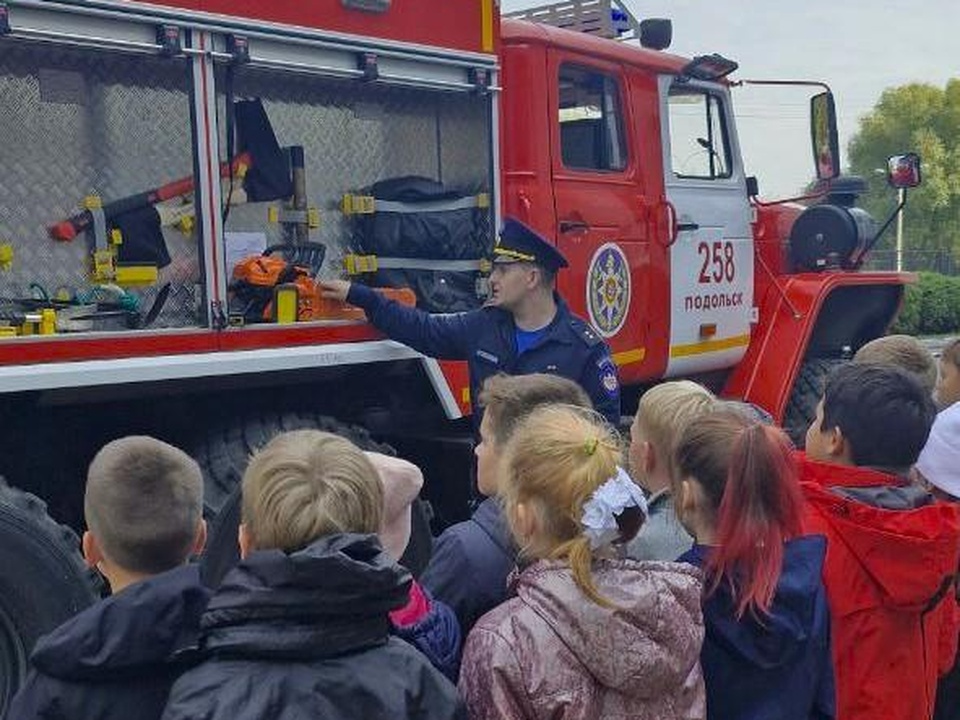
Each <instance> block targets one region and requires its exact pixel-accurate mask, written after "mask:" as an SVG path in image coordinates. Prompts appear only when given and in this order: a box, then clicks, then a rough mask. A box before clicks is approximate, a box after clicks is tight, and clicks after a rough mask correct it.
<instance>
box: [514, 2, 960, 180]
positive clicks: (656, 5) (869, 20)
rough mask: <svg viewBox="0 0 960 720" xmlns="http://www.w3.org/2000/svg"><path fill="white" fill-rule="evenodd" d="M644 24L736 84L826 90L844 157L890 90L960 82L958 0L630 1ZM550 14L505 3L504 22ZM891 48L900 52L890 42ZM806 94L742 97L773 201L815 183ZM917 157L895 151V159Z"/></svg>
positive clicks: (750, 155)
mask: <svg viewBox="0 0 960 720" xmlns="http://www.w3.org/2000/svg"><path fill="white" fill-rule="evenodd" d="M625 2H626V5H627V6H628V7H629V8H630V10H631V11H632V12H633V13H634V15H635V16H636V17H637V18H638V19H642V18H644V17H668V18H670V19H671V20H672V21H673V44H672V45H671V47H670V50H669V52H673V53H676V54H679V55H684V56H691V57H692V56H694V55H702V54H709V53H713V52H718V53H720V54H721V55H724V56H726V57H728V58H730V59H732V60H736V61H737V62H738V63H739V64H740V69H739V70H738V71H737V72H736V73H735V74H734V75H733V76H732V77H733V78H734V79H790V80H819V81H823V82H826V83H827V84H829V85H830V87H831V88H832V90H833V92H834V95H835V96H836V102H837V112H838V116H839V130H840V147H841V155H842V156H843V158H844V163H845V162H846V157H847V143H848V142H849V140H850V138H851V137H852V136H853V135H854V134H855V133H856V131H857V127H858V122H859V119H860V118H861V117H862V116H863V115H865V114H866V113H868V112H870V110H871V109H872V108H873V107H874V104H875V103H876V102H877V100H878V99H879V97H880V94H881V93H882V92H883V91H884V90H885V89H886V88H889V87H896V86H899V85H903V84H906V83H911V82H926V83H930V84H933V85H936V86H939V87H943V86H944V85H945V84H946V82H947V80H949V79H950V78H951V77H960V45H958V44H957V42H956V31H957V29H958V28H960V1H958V0H801V1H800V2H774V1H772V0H625ZM542 4H545V2H543V0H541V1H540V2H528V1H526V0H502V1H501V11H502V12H504V13H507V12H510V11H512V10H520V9H524V8H528V7H533V6H537V5H542ZM891 38H892V42H891ZM808 101H809V93H808V91H806V90H792V89H791V90H789V91H786V92H784V91H780V90H773V89H770V88H750V89H746V88H745V89H743V90H737V91H735V94H734V105H735V110H736V113H737V116H738V123H737V124H738V128H739V131H738V132H739V137H740V143H741V146H742V148H743V154H744V158H745V162H746V165H747V171H748V173H751V174H756V175H757V176H758V177H759V180H760V190H761V194H762V195H763V196H765V197H767V198H772V197H775V196H780V197H782V196H784V195H790V194H793V193H795V192H796V191H797V190H798V189H799V188H802V187H803V186H804V185H805V184H806V182H807V181H808V180H809V179H810V177H811V175H812V162H813V161H812V153H811V150H810V144H809V140H808V132H809V130H808V127H809V126H808V112H809V111H808ZM909 149H910V148H890V154H891V155H893V154H898V153H900V152H905V151H907V150H909Z"/></svg>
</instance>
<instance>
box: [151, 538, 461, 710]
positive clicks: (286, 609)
mask: <svg viewBox="0 0 960 720" xmlns="http://www.w3.org/2000/svg"><path fill="white" fill-rule="evenodd" d="M410 581H411V578H410V574H409V573H408V572H407V571H406V570H404V569H403V568H402V567H400V566H399V565H397V564H396V563H395V562H393V560H392V559H391V558H390V557H389V556H388V555H387V554H386V553H384V552H383V550H382V548H381V547H380V542H379V540H377V538H376V536H374V535H350V534H344V535H331V536H328V537H324V538H321V539H319V540H317V541H316V542H314V543H313V544H312V545H310V546H309V547H307V548H305V549H304V550H301V551H299V552H295V553H291V554H289V555H288V554H285V553H283V552H281V551H279V550H264V551H258V552H255V553H252V554H251V555H250V556H248V557H247V559H246V560H244V561H243V562H241V563H240V565H238V566H237V567H236V568H235V569H234V570H232V571H231V572H230V573H229V574H228V575H227V576H226V578H225V579H224V581H223V584H222V585H221V587H220V589H219V590H218V591H217V593H216V594H215V595H214V598H213V600H211V601H210V605H209V607H208V609H207V612H206V613H205V614H204V616H203V619H202V621H201V627H202V630H201V638H200V653H201V655H202V657H203V658H204V659H203V661H202V662H201V663H200V664H199V665H198V666H197V667H195V668H193V669H192V670H190V671H188V672H187V673H185V674H184V675H183V676H182V677H181V678H180V679H179V680H178V681H177V683H176V684H175V685H174V687H173V690H172V691H171V693H170V701H169V704H168V705H167V709H166V712H165V713H164V715H163V717H164V720H188V719H189V720H201V719H202V720H262V719H265V718H270V720H294V719H296V720H300V718H324V719H325V720H339V719H341V718H342V719H344V720H347V719H352V718H356V719H357V720H360V719H361V718H362V719H363V720H376V719H379V718H383V719H384V720H386V719H387V718H391V719H392V718H422V719H424V720H432V719H434V718H436V719H437V720H447V719H448V718H464V717H465V713H464V711H463V706H462V704H461V702H460V700H459V698H458V697H457V694H456V689H455V688H454V686H453V685H452V684H451V683H450V681H449V680H447V679H446V678H445V677H443V675H442V674H441V673H440V672H439V671H438V670H436V669H435V668H434V667H433V666H432V665H431V664H430V662H429V661H428V660H427V659H426V658H425V657H424V656H423V655H421V654H420V653H419V652H418V651H417V650H416V649H415V648H413V647H412V646H410V645H409V644H407V643H406V642H404V641H403V640H401V639H399V638H397V637H393V636H391V635H390V623H389V620H388V616H387V614H388V612H389V611H390V610H393V609H395V608H397V607H401V606H403V605H404V604H405V603H406V601H407V594H408V591H409V587H410Z"/></svg>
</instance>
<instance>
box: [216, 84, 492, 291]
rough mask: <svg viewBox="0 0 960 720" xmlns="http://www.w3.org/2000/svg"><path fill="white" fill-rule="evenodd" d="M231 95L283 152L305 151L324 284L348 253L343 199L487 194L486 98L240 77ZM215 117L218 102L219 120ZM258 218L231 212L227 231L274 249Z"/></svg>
mask: <svg viewBox="0 0 960 720" xmlns="http://www.w3.org/2000/svg"><path fill="white" fill-rule="evenodd" d="M218 87H220V88H221V90H222V88H223V82H222V81H221V82H220V83H219V85H218ZM235 88H236V89H235V94H236V97H237V98H245V97H258V98H260V99H261V100H262V101H263V104H264V108H265V109H266V112H267V115H268V117H269V118H270V122H271V124H272V125H273V128H274V131H275V133H276V135H277V140H278V141H279V143H280V145H281V146H283V147H285V146H289V145H302V146H304V152H305V160H306V174H307V194H308V198H309V205H310V206H312V207H316V208H318V209H319V210H320V212H321V223H320V227H319V228H318V229H317V230H314V231H312V232H311V240H313V241H315V242H322V243H325V244H326V245H327V259H326V261H325V263H324V270H323V275H324V276H332V275H337V274H339V272H340V270H341V268H342V258H343V253H344V249H345V246H346V245H347V244H348V243H349V235H350V224H349V222H348V221H347V219H346V218H344V217H343V215H342V214H341V213H340V199H341V198H342V196H343V194H344V193H350V192H357V191H359V190H361V189H362V188H366V187H369V186H370V185H372V184H373V183H375V182H377V181H378V180H383V179H386V178H390V177H396V176H401V175H422V176H425V177H429V178H433V179H438V180H441V181H442V182H444V183H445V184H446V185H448V186H449V187H465V188H469V189H470V190H471V191H479V190H481V189H483V190H489V188H490V178H489V171H490V157H489V142H488V137H489V116H490V106H489V100H488V99H487V98H482V97H468V96H466V95H464V94H462V93H443V92H435V91H426V90H417V89H407V88H396V87H389V86H383V85H377V84H374V85H362V84H359V83H357V82H355V81H351V82H344V81H338V80H328V79H321V78H317V77H312V76H308V75H293V74H289V73H284V74H281V73H278V72H272V71H257V70H245V71H244V72H243V73H242V74H241V75H238V77H237V79H236V85H235ZM223 110H224V99H223V97H222V96H221V97H220V117H223ZM222 131H223V128H222V127H221V132H222ZM224 142H225V140H224V139H223V138H221V143H224ZM266 213H267V209H266V207H265V204H256V205H253V204H251V205H245V206H238V207H235V208H233V209H231V212H230V218H229V221H228V223H227V228H226V229H227V230H228V231H248V232H249V231H254V232H264V233H266V234H267V242H268V244H269V243H276V242H281V241H282V231H281V229H280V228H279V227H278V226H276V225H269V224H267V222H266Z"/></svg>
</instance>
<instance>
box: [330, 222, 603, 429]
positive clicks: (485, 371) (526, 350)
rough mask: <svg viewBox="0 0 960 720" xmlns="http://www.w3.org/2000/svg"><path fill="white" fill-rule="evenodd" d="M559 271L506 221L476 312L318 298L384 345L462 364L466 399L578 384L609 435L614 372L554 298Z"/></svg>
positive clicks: (352, 296) (531, 236)
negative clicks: (507, 385) (357, 311)
mask: <svg viewBox="0 0 960 720" xmlns="http://www.w3.org/2000/svg"><path fill="white" fill-rule="evenodd" d="M565 267H567V260H566V258H564V257H563V255H562V254H561V253H560V252H559V251H558V250H557V249H556V248H555V247H554V246H553V245H552V244H551V243H550V242H548V241H547V240H546V239H545V238H543V237H541V236H540V235H539V234H537V233H536V232H534V231H533V230H531V229H530V228H529V227H527V226H526V225H524V224H523V223H521V222H520V221H518V220H513V219H509V218H508V219H507V220H506V221H505V222H504V224H503V229H502V230H501V232H500V237H499V238H498V240H497V244H496V246H495V247H494V250H493V271H492V272H491V274H490V298H489V300H488V301H487V303H486V304H485V305H484V306H483V307H482V308H480V309H477V310H471V311H469V312H462V313H453V314H449V315H432V314H430V313H427V312H424V311H423V310H418V309H416V308H411V307H407V306H404V305H401V304H400V303H397V302H395V301H393V300H389V299H387V298H385V297H384V296H383V295H382V294H380V293H378V292H376V291H374V290H371V289H370V288H368V287H367V286H365V285H362V284H360V283H350V282H347V281H345V280H327V281H323V282H321V283H320V287H321V290H322V292H323V294H324V296H325V297H329V298H333V299H337V300H344V301H346V302H348V303H350V304H351V305H356V306H357V307H360V308H363V310H364V311H365V312H366V314H367V318H368V319H369V320H370V322H371V323H372V324H373V325H374V326H376V327H377V328H378V329H379V330H381V331H382V332H383V333H384V334H386V335H387V336H388V337H390V338H391V339H393V340H397V341H399V342H402V343H404V344H405V345H409V346H410V347H412V348H413V349H415V350H417V351H418V352H422V353H423V354H424V355H428V356H430V357H435V358H439V359H441V360H466V361H467V363H468V365H469V368H470V393H471V397H472V398H476V397H477V395H478V393H479V391H480V386H481V385H482V384H483V381H484V380H485V379H486V378H488V377H490V376H491V375H495V374H497V373H506V374H508V375H523V374H528V373H552V374H555V375H562V376H563V377H566V378H569V379H571V380H574V381H575V382H578V383H579V384H580V385H581V386H582V387H583V389H584V390H586V392H587V394H588V395H589V396H590V399H591V400H592V401H593V404H594V407H596V409H597V410H598V411H599V412H600V413H601V414H603V416H604V417H606V418H607V420H609V421H610V422H611V423H613V425H614V426H615V427H616V426H618V425H619V424H620V383H619V380H618V379H617V369H616V366H615V365H614V364H613V360H611V359H610V349H609V348H608V347H607V345H606V343H605V342H604V341H603V339H602V338H601V337H600V336H599V335H597V333H596V332H595V331H594V330H593V329H592V328H591V327H590V325H589V324H588V323H587V322H586V321H584V320H582V319H581V318H579V317H577V316H576V315H573V314H572V313H571V312H570V310H569V309H568V308H567V304H566V303H565V302H564V301H563V299H562V298H561V297H560V296H559V295H558V294H557V292H556V274H557V271H558V270H560V269H561V268H565ZM474 417H475V418H478V417H479V413H475V415H474Z"/></svg>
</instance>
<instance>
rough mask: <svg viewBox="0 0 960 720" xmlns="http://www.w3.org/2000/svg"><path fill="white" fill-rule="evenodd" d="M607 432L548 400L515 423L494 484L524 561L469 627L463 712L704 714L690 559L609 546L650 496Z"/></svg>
mask: <svg viewBox="0 0 960 720" xmlns="http://www.w3.org/2000/svg"><path fill="white" fill-rule="evenodd" d="M622 450H623V449H622V447H621V445H620V442H619V438H618V436H617V434H616V432H615V431H614V430H613V429H612V428H610V427H609V426H608V425H606V424H605V423H604V422H603V420H602V419H601V418H600V417H599V416H598V415H596V414H595V413H592V412H590V411H584V410H582V409H578V408H573V407H570V406H551V407H545V408H541V409H539V410H537V411H535V412H533V413H532V414H531V415H530V416H529V417H528V418H527V419H526V420H525V421H524V422H523V423H522V424H521V425H520V426H519V427H518V428H517V430H516V432H515V434H514V436H513V438H512V439H511V441H510V443H509V445H508V446H507V451H506V454H505V456H504V458H503V461H502V468H501V470H502V474H501V481H500V482H501V484H500V492H501V495H502V497H503V501H504V504H505V510H506V516H507V519H508V522H509V525H510V529H511V532H512V533H513V536H514V538H515V540H516V542H517V545H518V546H519V547H520V548H521V554H522V558H523V567H522V569H521V570H520V571H519V572H518V573H517V574H515V575H514V576H513V578H512V587H511V590H512V595H513V596H512V597H511V598H510V599H508V600H507V601H506V602H505V603H504V604H502V605H500V606H499V607H497V608H495V609H494V610H492V611H490V612H489V613H487V614H486V615H484V616H483V617H482V618H481V619H480V620H479V621H478V623H477V624H476V625H475V626H474V628H473V630H472V631H471V633H470V635H469V637H468V639H467V643H466V647H465V651H464V658H463V666H462V669H461V673H460V691H461V693H462V695H463V697H464V699H465V700H466V702H467V707H468V710H469V713H470V716H471V718H474V719H475V720H485V719H487V718H490V719H491V720H493V718H497V719H500V718H511V720H521V719H526V718H552V719H553V718H556V719H559V718H563V719H564V720H576V719H580V718H584V719H585V718H613V717H630V718H640V719H641V720H642V719H643V718H650V719H651V720H652V719H653V718H658V719H659V718H702V717H704V715H705V708H704V691H703V680H702V675H701V672H700V668H699V664H698V656H699V652H700V645H701V642H702V639H703V627H702V623H701V610H700V596H701V590H702V586H701V583H700V580H699V575H698V572H697V571H696V570H695V569H694V568H692V567H690V566H688V565H685V564H681V563H673V562H640V561H635V560H629V559H625V558H620V557H617V556H618V555H620V554H622V553H618V552H617V549H618V546H619V545H622V544H623V543H625V542H627V541H629V540H630V539H631V538H632V537H633V536H634V535H635V534H636V532H637V530H638V529H639V528H640V526H641V525H642V522H643V519H644V514H645V509H646V502H645V500H644V497H643V494H642V492H641V491H640V489H639V487H638V486H637V485H636V484H634V482H633V481H632V480H631V479H630V477H629V476H628V475H627V473H626V472H625V471H624V470H623V468H622V467H621V466H620V463H621V458H622V456H623V452H622Z"/></svg>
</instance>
